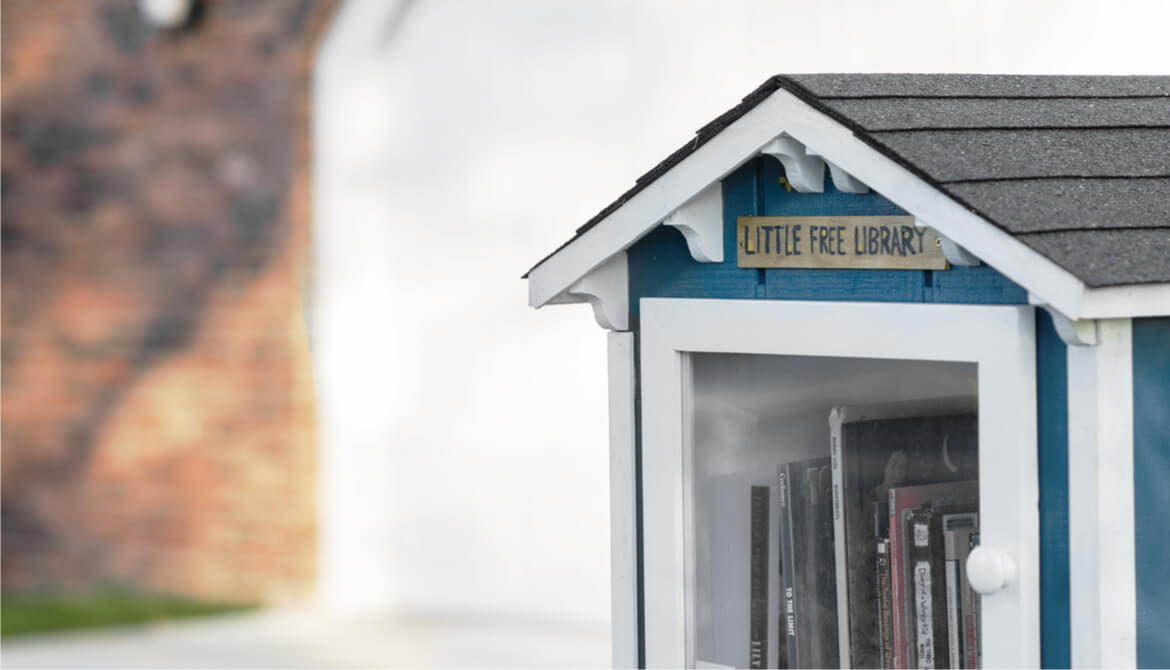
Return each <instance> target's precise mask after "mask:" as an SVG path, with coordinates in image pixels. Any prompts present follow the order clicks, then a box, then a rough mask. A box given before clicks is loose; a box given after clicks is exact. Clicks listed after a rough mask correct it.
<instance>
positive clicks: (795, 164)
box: [760, 135, 825, 193]
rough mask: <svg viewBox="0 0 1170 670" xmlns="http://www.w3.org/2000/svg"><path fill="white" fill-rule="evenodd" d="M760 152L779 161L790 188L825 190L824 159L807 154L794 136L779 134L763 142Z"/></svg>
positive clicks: (817, 191) (812, 190)
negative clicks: (765, 142)
mask: <svg viewBox="0 0 1170 670" xmlns="http://www.w3.org/2000/svg"><path fill="white" fill-rule="evenodd" d="M760 153H762V154H768V155H769V156H771V157H772V158H775V159H776V160H778V161H780V163H781V164H782V165H783V166H784V174H785V176H786V177H787V178H788V183H789V184H792V188H794V189H796V190H797V191H799V192H801V193H824V192H825V161H824V160H822V159H821V157H820V156H817V155H815V154H809V153H808V151H806V149H805V146H804V145H803V144H801V143H800V142H798V141H796V139H795V138H793V137H791V136H789V135H780V136H779V137H777V138H776V139H774V140H772V141H771V142H768V143H767V144H765V145H764V146H763V147H762V148H761V149H760Z"/></svg>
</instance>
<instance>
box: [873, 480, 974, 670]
mask: <svg viewBox="0 0 1170 670" xmlns="http://www.w3.org/2000/svg"><path fill="white" fill-rule="evenodd" d="M978 500H979V482H978V481H976V480H968V481H963V482H946V483H941V484H925V485H920V486H905V487H895V488H892V489H890V491H889V514H890V576H891V588H890V590H891V592H892V602H893V616H892V623H893V666H894V667H898V668H903V667H915V664H916V663H917V667H939V666H938V665H936V664H937V663H942V665H943V666H944V667H945V665H946V661H945V658H946V656H947V652H946V648H945V639H946V634H945V630H946V615H945V611H946V605H945V578H944V576H943V566H942V564H943V562H944V561H945V550H944V549H943V547H942V542H943V538H942V535H941V531H939V530H936V531H935V532H936V535H937V537H936V538H935V540H934V542H933V545H934V546H936V547H937V552H936V554H935V555H934V558H933V559H932V560H933V561H934V563H933V564H932V566H931V567H930V568H929V572H930V579H931V584H932V587H933V586H934V585H935V582H937V586H938V588H939V590H938V591H937V592H932V593H934V595H933V596H932V600H931V610H932V614H933V611H934V610H935V609H937V610H938V612H939V614H940V619H939V620H938V622H937V625H938V630H939V642H941V644H942V646H941V647H934V646H932V647H931V648H930V652H929V656H930V659H931V660H930V663H931V665H929V666H924V665H922V664H921V659H920V655H921V653H923V650H921V649H920V648H919V647H920V640H919V637H920V631H919V630H918V628H917V627H916V624H917V623H921V622H919V621H918V616H919V615H920V614H921V612H920V611H919V610H918V609H916V608H917V605H916V601H915V600H914V598H915V597H917V596H920V595H922V594H921V593H920V592H919V591H918V589H919V588H920V587H921V584H920V583H919V582H917V581H915V580H916V579H919V578H922V577H924V576H925V575H924V574H920V573H919V572H915V570H916V569H919V567H920V566H918V565H917V561H919V560H927V559H922V558H915V556H916V555H917V556H920V555H921V554H915V553H914V547H916V546H917V543H918V542H919V541H921V538H920V537H919V536H918V535H917V534H911V533H915V531H916V529H915V527H914V526H912V525H909V522H910V519H911V517H912V516H913V515H915V514H916V513H920V512H921V510H920V509H919V508H923V507H926V508H928V511H930V512H931V513H933V511H934V510H935V509H938V508H947V509H951V508H952V507H955V506H960V507H961V508H962V509H968V510H970V509H974V508H975V506H976V505H977V504H978ZM923 523H924V524H927V525H926V526H925V529H926V530H925V533H926V535H927V538H926V542H927V543H928V544H927V545H926V546H930V544H931V543H930V527H929V521H924V522H923ZM936 600H937V604H935V601H936ZM934 625H935V624H932V629H931V634H932V635H933V630H934V628H933V626H934ZM931 639H932V641H933V637H932V638H931ZM940 649H941V651H940ZM939 657H941V658H942V659H943V660H941V661H940V660H938V658H939Z"/></svg>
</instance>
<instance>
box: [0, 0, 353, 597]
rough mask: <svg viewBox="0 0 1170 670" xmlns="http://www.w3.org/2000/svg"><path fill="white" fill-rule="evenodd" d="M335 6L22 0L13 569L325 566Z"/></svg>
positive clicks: (237, 584) (42, 575) (15, 138)
mask: <svg viewBox="0 0 1170 670" xmlns="http://www.w3.org/2000/svg"><path fill="white" fill-rule="evenodd" d="M333 4H334V3H333V2H332V1H331V0H316V1H313V0H269V1H246V0H235V1H233V0H223V1H220V2H215V1H211V2H203V3H198V4H197V5H196V12H195V14H194V15H193V16H192V19H191V21H190V22H189V24H188V25H187V26H186V27H185V28H184V29H183V30H181V31H177V32H169V33H168V32H159V31H157V30H154V29H152V28H150V27H149V26H148V25H147V24H146V23H145V22H144V21H143V19H142V17H141V16H140V14H139V12H138V10H137V6H136V4H135V3H134V2H133V1H132V0H123V1H116V0H114V1H91V0H27V1H24V2H21V1H19V0H5V2H4V4H3V8H2V11H3V23H2V39H3V42H2V51H0V57H2V80H0V82H2V83H0V97H2V121H0V132H2V136H3V144H2V156H0V158H2V168H0V172H2V175H0V176H2V194H0V199H2V200H0V202H2V213H0V224H2V226H0V227H2V230H3V240H2V246H0V250H2V255H3V259H2V260H3V265H2V266H0V267H2V284H0V287H2V288H0V290H2V300H0V304H2V311H3V313H2V318H3V327H2V343H0V346H2V352H3V369H2V373H0V374H2V376H0V379H2V384H3V387H2V397H0V416H2V423H3V434H2V439H3V450H2V457H3V458H2V493H0V495H2V500H0V510H2V519H0V523H2V531H3V538H2V540H3V545H2V559H3V560H2V569H3V574H2V583H3V586H4V588H5V589H44V588H52V589H58V590H59V589H68V588H93V587H133V588H143V589H157V590H165V591H171V592H180V593H187V594H192V595H198V596H206V597H217V598H231V599H261V600H273V599H283V598H289V597H297V596H299V595H302V594H304V593H306V592H307V590H308V588H309V587H310V586H311V584H312V580H313V577H314V568H315V554H316V549H315V537H316V486H315V478H316V472H315V466H316V457H315V453H314V452H315V444H314V438H313V423H312V416H313V407H312V389H311V380H310V359H309V352H308V348H307V344H306V339H305V333H304V324H303V320H302V317H301V313H300V293H299V286H300V285H301V283H302V281H303V277H302V276H301V275H302V274H303V267H304V260H305V259H306V258H307V257H308V253H307V244H308V234H309V225H308V223H309V222H308V215H309V211H308V208H309V200H308V165H307V163H308V158H309V156H308V147H309V144H308V138H307V131H308V118H307V115H308V109H309V99H308V85H309V73H310V67H311V62H312V53H313V47H314V45H315V42H316V40H317V39H318V38H319V36H320V34H321V33H322V32H323V30H324V27H325V26H326V24H327V22H328V19H329V16H330V14H331V11H332V9H333Z"/></svg>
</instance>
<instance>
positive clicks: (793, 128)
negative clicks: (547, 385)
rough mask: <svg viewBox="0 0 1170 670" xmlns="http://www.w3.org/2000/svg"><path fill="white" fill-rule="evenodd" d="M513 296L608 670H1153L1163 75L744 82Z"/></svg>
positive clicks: (1168, 604) (1158, 643)
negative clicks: (579, 413)
mask: <svg viewBox="0 0 1170 670" xmlns="http://www.w3.org/2000/svg"><path fill="white" fill-rule="evenodd" d="M525 276H526V278H527V280H528V286H529V303H530V305H531V306H533V307H543V306H545V305H549V304H554V303H578V302H584V303H589V304H590V305H591V306H592V308H593V312H594V314H595V316H596V318H597V322H598V323H599V324H600V325H601V326H602V327H603V328H605V329H606V330H608V331H609V333H608V348H609V355H608V366H609V411H610V419H609V420H610V462H611V471H610V475H611V479H610V484H611V528H612V537H611V551H612V579H613V593H612V598H613V600H612V603H613V661H614V664H615V665H616V666H620V667H634V666H641V667H688V668H691V667H694V668H721V667H750V668H822V667H842V668H848V667H854V668H879V667H880V668H978V667H987V668H993V667H1012V668H1021V667H1070V666H1071V667H1085V668H1088V667H1094V668H1095V667H1167V666H1170V513H1167V510H1170V485H1168V484H1167V483H1168V482H1170V77H1166V76H1155V77H1138V76H1133V77H1130V76H1123V77H1106V76H998V75H897V74H884V75H838V74H819V75H794V76H776V77H772V78H770V79H768V80H767V81H766V82H764V84H763V85H761V86H760V87H759V88H758V89H756V90H755V91H752V92H751V93H750V94H748V96H747V97H746V98H744V99H743V100H742V102H740V104H738V105H736V106H735V107H732V108H731V109H730V110H728V111H727V112H726V113H724V114H723V115H721V116H719V117H718V118H716V119H715V120H714V121H711V122H710V123H709V124H707V125H706V126H704V127H703V128H701V129H700V130H699V131H698V134H697V135H696V136H695V137H694V138H691V139H690V140H689V141H688V142H687V143H686V144H685V145H684V146H683V147H682V148H680V149H679V150H678V151H675V152H674V153H673V154H671V155H670V156H668V157H667V158H666V159H665V160H663V161H662V162H661V163H660V164H658V165H657V166H655V167H654V168H653V169H651V170H650V171H649V172H648V173H646V174H645V175H644V176H643V177H641V178H640V179H639V180H638V181H637V183H636V185H635V186H634V187H633V188H631V189H630V190H629V191H627V192H625V193H623V194H622V195H620V196H619V197H618V198H617V200H615V201H614V202H613V203H611V204H610V205H608V206H606V207H605V208H604V209H603V210H601V212H600V213H599V214H597V216H595V217H593V218H592V219H590V220H589V221H587V222H585V224H584V225H583V226H581V227H580V228H579V229H578V230H577V232H576V235H575V236H573V237H572V239H570V240H569V241H568V242H566V243H565V244H564V245H562V246H561V247H560V248H558V249H557V250H556V251H554V252H553V253H552V254H550V255H549V256H547V257H546V258H544V259H543V260H541V261H540V262H539V263H537V264H536V266H535V267H533V268H532V269H531V270H529V272H528V274H527V275H525Z"/></svg>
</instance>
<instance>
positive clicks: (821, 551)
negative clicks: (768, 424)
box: [793, 458, 840, 668]
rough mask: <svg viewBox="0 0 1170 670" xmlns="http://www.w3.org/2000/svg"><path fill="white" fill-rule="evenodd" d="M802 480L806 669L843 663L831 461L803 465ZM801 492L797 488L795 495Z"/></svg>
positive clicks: (799, 612) (800, 611)
mask: <svg viewBox="0 0 1170 670" xmlns="http://www.w3.org/2000/svg"><path fill="white" fill-rule="evenodd" d="M801 469H802V471H803V475H804V478H803V479H802V480H801V488H800V489H799V493H800V501H799V503H800V504H799V505H794V506H793V508H794V511H795V510H800V511H801V515H800V516H801V518H802V519H803V520H804V525H803V527H802V528H800V529H799V530H800V531H801V532H800V543H799V544H798V545H797V547H798V548H800V547H801V545H803V556H804V562H803V563H801V562H800V560H799V559H798V561H797V562H798V564H801V565H803V566H804V574H803V576H802V575H801V574H800V572H799V571H798V572H797V577H800V578H801V586H802V588H803V593H802V594H801V597H800V598H798V599H797V602H796V617H797V620H798V621H803V622H804V635H803V647H802V652H803V653H802V654H801V658H802V659H803V663H804V664H805V665H808V666H811V667H817V668H835V667H837V666H838V665H839V663H840V647H839V645H838V631H837V574H836V562H835V559H834V551H833V504H832V472H831V466H830V463H829V459H827V458H816V459H812V460H808V461H804V462H803V463H802V468H801ZM797 492H798V489H793V494H794V495H795V494H796V493H797Z"/></svg>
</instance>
